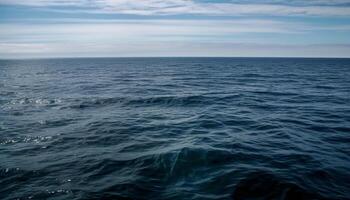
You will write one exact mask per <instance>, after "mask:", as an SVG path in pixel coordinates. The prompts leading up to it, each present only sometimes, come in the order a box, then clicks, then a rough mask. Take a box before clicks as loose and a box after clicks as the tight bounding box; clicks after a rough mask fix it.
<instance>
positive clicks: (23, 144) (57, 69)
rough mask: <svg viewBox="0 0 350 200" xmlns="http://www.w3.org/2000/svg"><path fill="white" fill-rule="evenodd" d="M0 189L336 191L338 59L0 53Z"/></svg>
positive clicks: (71, 193) (341, 109) (68, 195)
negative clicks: (3, 56)
mask: <svg viewBox="0 0 350 200" xmlns="http://www.w3.org/2000/svg"><path fill="white" fill-rule="evenodd" d="M0 199H136V200H138V199H150V200H151V199H152V200H158V199H159V200H160V199H196V200H202V199H237V200H240V199H295V200H298V199H350V60H346V59H271V58H266V59H259V58H148V59H142V58H128V59H126V58H125V59H107V58H106V59H52V60H17V61H16V60H12V61H6V60H2V61H0Z"/></svg>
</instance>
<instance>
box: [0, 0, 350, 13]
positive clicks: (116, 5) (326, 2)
mask: <svg viewBox="0 0 350 200" xmlns="http://www.w3.org/2000/svg"><path fill="white" fill-rule="evenodd" d="M0 4H8V5H25V6H38V7H56V8H57V7H60V9H58V10H61V11H66V10H67V8H62V7H67V6H73V7H76V8H83V9H82V10H81V11H82V12H94V13H110V14H132V15H183V14H192V15H193V14H194V15H221V16H247V15H268V16H350V6H349V5H350V1H349V0H337V1H336V0H309V1H301V0H294V1H282V0H268V1H267V0H265V1H249V0H246V1H228V2H225V3H216V2H215V1H209V2H208V1H206V2H202V1H194V0H139V1H134V0H27V1H19V0H0Z"/></svg>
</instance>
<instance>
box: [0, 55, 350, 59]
mask: <svg viewBox="0 0 350 200" xmlns="http://www.w3.org/2000/svg"><path fill="white" fill-rule="evenodd" d="M106 58H109V59H111V58H115V59H125V58H295V59H350V56H349V57H317V56H305V57H303V56H75V57H66V56H62V57H61V56H56V57H23V58H12V57H11V58H10V57H9V58H0V60H54V59H106Z"/></svg>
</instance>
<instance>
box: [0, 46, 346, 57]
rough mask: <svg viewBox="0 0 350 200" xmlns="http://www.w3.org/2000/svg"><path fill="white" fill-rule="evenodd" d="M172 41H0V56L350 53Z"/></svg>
mask: <svg viewBox="0 0 350 200" xmlns="http://www.w3.org/2000/svg"><path fill="white" fill-rule="evenodd" d="M170 44H171V48H169V44H168V42H142V43H121V44H119V45H113V44H99V43H79V44H76V43H66V44H61V43H54V44H44V43H39V44H22V43H6V44H2V43H0V58H16V59H17V58H45V57H135V56H136V57H137V56H139V57H154V56H165V57H169V56H178V57H191V56H209V57H210V56H219V57H223V56H227V57H347V58H349V57H350V46H349V45H277V44H244V43H232V42H231V43H226V42H225V43H222V42H221V43H211V42H199V43H187V42H183V43H181V42H176V43H174V42H171V43H170ZM150 47H152V48H150Z"/></svg>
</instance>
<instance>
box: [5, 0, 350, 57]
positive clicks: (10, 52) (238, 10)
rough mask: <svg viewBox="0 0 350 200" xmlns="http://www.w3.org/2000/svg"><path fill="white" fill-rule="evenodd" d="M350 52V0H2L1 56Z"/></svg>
mask: <svg viewBox="0 0 350 200" xmlns="http://www.w3.org/2000/svg"><path fill="white" fill-rule="evenodd" d="M172 56H174V57H196V56H215V57H350V0H0V58H3V59H6V58H41V57H44V58H46V57H172Z"/></svg>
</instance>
